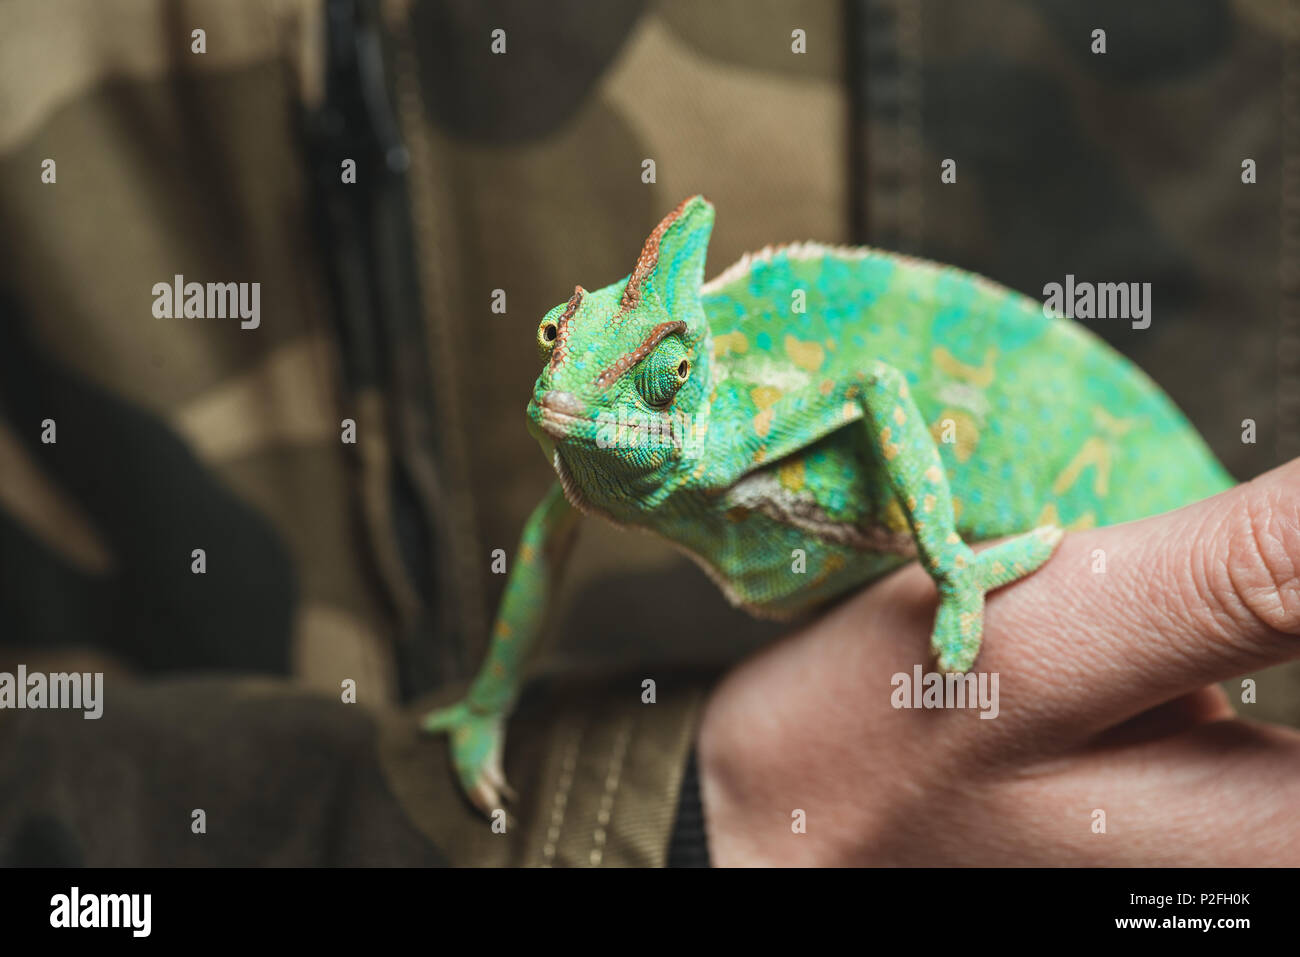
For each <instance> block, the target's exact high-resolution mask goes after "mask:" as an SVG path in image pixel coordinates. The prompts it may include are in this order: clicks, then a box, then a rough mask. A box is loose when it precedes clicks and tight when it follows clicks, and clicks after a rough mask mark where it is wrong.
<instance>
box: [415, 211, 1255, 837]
mask: <svg viewBox="0 0 1300 957" xmlns="http://www.w3.org/2000/svg"><path fill="white" fill-rule="evenodd" d="M713 222H714V208H713V205H712V204H711V203H710V202H709V201H708V200H706V199H705V198H704V197H703V196H698V195H697V196H692V197H690V198H688V199H686V200H684V201H683V202H682V203H681V204H680V205H679V206H678V207H677V208H676V209H675V210H673V211H672V212H671V213H669V214H668V215H667V216H666V217H664V219H663V220H662V221H661V222H660V223H659V224H658V225H657V226H656V227H655V229H654V230H653V231H652V232H651V233H650V235H649V237H648V238H647V239H646V241H645V243H644V245H643V247H642V249H641V253H640V255H639V256H638V258H637V261H636V264H635V267H634V268H633V270H632V272H631V273H630V274H629V275H628V276H626V277H624V278H623V279H621V280H619V281H617V282H614V283H611V284H610V285H607V286H604V287H603V288H601V289H598V290H596V291H594V292H588V291H587V290H585V289H584V288H583V287H582V286H576V287H575V288H574V290H573V294H572V296H570V298H569V299H568V300H567V301H566V302H564V303H561V304H559V305H557V306H555V307H554V308H553V309H551V310H550V311H549V312H547V313H546V314H545V316H543V318H542V320H541V323H540V324H539V326H538V328H537V346H538V350H539V358H540V360H541V362H542V363H543V367H542V371H541V374H540V375H539V376H538V378H537V381H536V384H535V385H534V387H533V392H532V397H531V399H530V401H529V403H528V408H527V424H528V429H529V431H530V433H531V434H532V435H533V436H534V437H535V438H536V439H537V440H538V442H539V443H540V445H541V447H542V450H543V452H544V454H545V455H546V457H547V460H548V461H549V462H550V464H551V465H552V466H553V468H554V470H555V473H556V480H555V482H554V483H553V484H552V486H551V487H550V490H549V491H548V492H547V493H546V494H545V496H544V497H543V498H542V500H541V503H540V504H539V505H538V506H537V507H536V509H535V510H534V511H533V512H532V514H531V515H530V517H529V518H528V519H527V522H526V524H525V526H524V529H523V533H522V536H521V540H520V543H519V546H518V550H517V553H516V555H515V556H514V559H513V563H512V565H511V567H510V569H509V574H508V577H507V581H506V587H505V591H504V594H503V597H502V600H501V603H500V606H499V610H498V613H497V617H496V621H495V624H494V626H493V631H492V636H491V644H490V647H489V649H488V652H487V657H486V660H485V662H484V664H483V665H482V667H481V670H480V671H479V673H478V674H477V676H476V677H475V678H474V680H473V681H472V682H471V684H470V685H469V687H468V690H467V691H466V693H465V695H464V697H463V698H462V699H461V700H460V701H458V702H456V703H455V704H452V705H450V706H447V707H444V708H440V709H437V710H435V711H433V712H431V713H430V714H428V715H427V716H426V717H425V718H424V719H423V721H422V726H423V728H424V729H425V730H426V731H428V732H447V733H449V738H450V748H451V757H452V765H453V767H454V769H455V773H456V775H457V777H458V779H459V783H460V786H461V788H462V789H463V791H464V792H465V794H466V795H467V796H468V797H469V799H470V800H471V802H472V803H473V804H475V805H476V806H477V807H478V808H479V809H480V810H483V811H485V812H488V813H491V809H494V808H496V807H497V806H498V805H499V804H500V803H501V802H502V799H503V797H504V798H506V799H510V798H512V797H513V796H514V795H513V792H512V791H511V789H510V788H509V786H508V785H507V783H506V778H505V775H504V771H503V766H502V764H503V761H502V754H503V745H504V738H505V727H506V719H507V717H508V715H509V713H510V710H511V707H512V705H513V702H514V700H515V698H516V695H517V693H518V691H519V687H520V683H521V678H522V673H523V670H524V667H525V665H526V662H527V660H528V656H529V652H530V650H531V649H532V648H533V647H534V645H535V644H536V642H537V639H538V636H539V633H540V632H541V631H542V622H543V619H544V617H545V613H546V609H547V604H548V598H549V597H550V595H551V594H552V593H553V591H554V590H555V588H556V585H557V581H558V578H559V574H560V571H561V569H562V567H563V563H564V557H565V554H566V553H567V548H568V546H567V543H568V542H569V541H570V540H571V538H572V534H571V533H572V530H573V528H574V524H575V522H576V521H577V520H578V517H579V516H581V515H590V516H595V517H597V518H600V519H603V520H606V521H609V522H612V523H613V524H615V525H617V526H620V527H624V528H630V529H637V530H641V531H644V532H648V533H650V534H652V535H655V536H658V537H659V538H661V539H664V540H666V541H667V542H669V543H671V544H672V545H674V546H676V547H677V548H679V549H680V550H681V551H683V552H685V553H686V554H687V555H688V556H690V558H692V559H693V560H694V561H695V562H696V563H698V564H699V565H700V567H701V568H702V569H703V570H704V572H705V573H706V574H708V576H709V577H710V578H712V580H713V581H714V582H715V583H716V584H717V586H718V587H719V588H720V589H721V590H722V592H723V594H724V595H725V596H726V597H727V599H728V600H729V601H730V602H732V603H733V604H734V605H737V606H739V607H741V608H743V609H745V610H746V611H748V612H750V613H752V614H754V615H757V616H761V617H766V618H777V619H793V618H796V617H799V616H801V615H804V614H806V613H809V612H810V611H812V610H814V609H816V608H818V607H819V606H822V605H825V604H827V603H829V602H830V601H831V600H832V599H834V598H836V597H837V596H840V595H843V594H844V593H846V592H848V591H850V590H852V589H856V588H859V587H862V586H864V585H866V584H868V583H870V582H872V581H873V580H875V579H878V578H880V577H881V576H883V575H885V574H887V573H888V572H890V571H892V570H894V569H896V568H898V567H899V566H901V565H903V564H906V563H908V562H911V561H919V562H920V563H921V564H922V565H923V566H924V568H925V570H926V572H928V574H929V575H930V577H931V578H932V579H933V581H934V583H935V585H936V587H937V590H938V599H939V600H938V608H937V611H936V614H935V621H934V627H933V632H932V635H931V639H930V650H931V654H932V655H933V658H934V660H935V662H936V664H937V666H938V668H939V669H941V670H943V671H945V672H965V671H969V670H970V669H971V668H972V667H973V665H974V663H975V659H976V656H977V655H978V653H979V649H980V643H981V637H982V623H983V610H984V601H985V595H986V594H987V593H988V592H989V591H991V590H993V589H996V588H999V587H1001V586H1004V585H1007V584H1010V583H1012V582H1015V581H1017V580H1019V579H1021V578H1023V577H1024V576H1026V575H1029V574H1031V573H1032V572H1033V571H1035V570H1036V569H1038V568H1039V567H1040V566H1042V565H1043V564H1044V563H1045V562H1046V561H1047V560H1048V559H1049V558H1050V557H1051V555H1052V553H1053V552H1054V550H1055V549H1056V546H1057V544H1058V543H1059V542H1060V540H1061V538H1062V536H1063V535H1064V534H1065V533H1066V531H1067V530H1069V531H1072V530H1078V529H1085V528H1088V527H1091V526H1094V525H1107V524H1116V523H1120V522H1126V521H1130V520H1133V519H1137V518H1141V517H1144V516H1147V515H1152V514H1156V513H1158V512H1163V511H1168V510H1170V509H1173V508H1177V507H1180V506H1182V505H1186V504H1188V503H1189V502H1192V501H1195V500H1198V499H1201V498H1205V497H1208V496H1209V495H1213V494H1215V493H1217V492H1219V491H1222V490H1223V489H1225V488H1228V487H1229V486H1231V485H1233V484H1235V483H1234V481H1233V479H1232V478H1231V476H1230V475H1229V474H1228V473H1227V472H1226V470H1225V469H1224V468H1223V467H1222V466H1221V465H1220V464H1219V462H1218V461H1217V460H1216V459H1215V458H1214V455H1213V453H1212V452H1211V451H1210V450H1209V448H1208V447H1207V445H1206V444H1205V442H1204V440H1203V439H1202V438H1201V436H1200V435H1199V434H1198V433H1197V432H1196V430H1195V429H1194V428H1193V427H1192V425H1191V424H1190V423H1189V422H1188V421H1187V420H1186V418H1185V417H1184V416H1183V414H1182V413H1181V412H1180V411H1179V409H1178V408H1177V407H1176V406H1175V404H1174V403H1173V401H1172V400H1171V399H1170V398H1168V397H1167V396H1166V395H1165V393H1164V392H1162V391H1161V390H1160V388H1159V387H1158V386H1157V385H1156V384H1155V383H1154V382H1153V381H1152V380H1151V379H1150V378H1148V377H1147V376H1146V374H1145V373H1143V372H1142V371H1141V369H1139V368H1138V366H1137V365H1136V364H1134V363H1132V362H1131V361H1130V360H1128V359H1127V358H1125V357H1124V356H1122V355H1120V354H1119V353H1118V352H1116V351H1114V350H1113V349H1112V348H1111V347H1110V346H1109V345H1107V344H1106V343H1105V342H1104V341H1103V340H1101V339H1100V338H1099V337H1097V336H1095V335H1094V334H1092V333H1090V332H1088V331H1087V330H1085V329H1084V328H1083V327H1082V326H1080V325H1079V324H1078V323H1076V322H1074V321H1072V320H1070V319H1066V318H1062V317H1060V316H1057V315H1055V314H1051V313H1049V312H1048V311H1047V310H1046V309H1045V308H1044V305H1043V304H1042V303H1039V302H1037V301H1035V300H1033V299H1031V298H1029V297H1027V296H1025V295H1023V294H1021V293H1018V292H1015V291H1013V290H1010V289H1008V288H1006V287H1003V286H1000V285H997V284H996V283H994V282H992V281H990V280H987V279H984V278H982V277H980V276H977V275H975V274H973V273H969V272H965V271H962V270H960V269H958V268H955V267H951V266H944V265H941V264H938V263H934V262H929V261H926V260H922V259H918V258H913V257H908V256H903V255H898V254H894V253H889V252H885V251H881V250H877V249H874V248H871V247H849V246H831V245H823V244H819V243H815V242H803V243H793V244H789V245H783V246H768V247H766V248H764V249H762V250H761V251H759V252H756V253H752V254H746V255H745V256H743V257H742V258H741V259H740V260H739V261H738V262H736V263H735V264H733V265H732V266H730V267H729V268H727V269H725V270H723V271H722V272H721V273H720V274H719V275H717V276H716V277H715V278H713V279H711V280H709V281H708V282H705V281H704V266H705V257H706V253H707V248H708V243H709V238H710V235H711V233H712V229H713ZM980 543H991V544H988V545H987V546H986V547H982V548H981V549H980V550H979V551H975V550H974V549H972V547H971V546H972V545H974V544H980Z"/></svg>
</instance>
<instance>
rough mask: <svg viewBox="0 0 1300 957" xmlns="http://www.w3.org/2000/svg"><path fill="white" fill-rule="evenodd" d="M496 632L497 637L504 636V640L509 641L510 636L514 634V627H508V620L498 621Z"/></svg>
mask: <svg viewBox="0 0 1300 957" xmlns="http://www.w3.org/2000/svg"><path fill="white" fill-rule="evenodd" d="M496 633H497V637H498V638H504V639H505V640H506V641H509V640H510V638H511V636H512V635H514V629H513V628H511V627H510V623H509V622H505V621H498V622H497V627H496Z"/></svg>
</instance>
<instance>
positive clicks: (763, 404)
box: [749, 385, 781, 409]
mask: <svg viewBox="0 0 1300 957" xmlns="http://www.w3.org/2000/svg"><path fill="white" fill-rule="evenodd" d="M749 397H750V398H751V399H753V400H754V405H756V406H758V407H759V408H760V409H766V408H768V407H769V406H772V405H775V404H776V401H777V399H779V398H781V390H780V389H778V388H777V387H776V386H772V385H760V386H755V387H754V388H752V389H750V390H749Z"/></svg>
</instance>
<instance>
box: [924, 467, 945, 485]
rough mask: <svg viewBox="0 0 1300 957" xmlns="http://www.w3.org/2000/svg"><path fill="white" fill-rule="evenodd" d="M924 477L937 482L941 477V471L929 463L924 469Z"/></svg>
mask: <svg viewBox="0 0 1300 957" xmlns="http://www.w3.org/2000/svg"><path fill="white" fill-rule="evenodd" d="M925 477H926V478H927V479H929V480H930V481H931V482H937V481H939V479H941V478H943V472H941V471H939V466H937V465H931V466H930V467H929V468H928V469H926V470H925Z"/></svg>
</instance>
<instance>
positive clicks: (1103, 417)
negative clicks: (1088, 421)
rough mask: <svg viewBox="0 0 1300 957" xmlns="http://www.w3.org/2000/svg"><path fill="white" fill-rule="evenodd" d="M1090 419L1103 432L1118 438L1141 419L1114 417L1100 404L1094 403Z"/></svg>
mask: <svg viewBox="0 0 1300 957" xmlns="http://www.w3.org/2000/svg"><path fill="white" fill-rule="evenodd" d="M1092 421H1093V423H1094V424H1095V425H1096V426H1097V428H1099V429H1101V430H1102V431H1103V432H1109V433H1110V434H1111V435H1112V436H1114V437H1115V438H1119V437H1120V436H1121V435H1123V434H1124V433H1126V432H1128V431H1130V430H1131V429H1132V428H1133V427H1134V426H1135V425H1137V424H1138V423H1140V422H1141V421H1142V420H1141V419H1120V418H1116V417H1115V416H1113V415H1111V414H1110V413H1109V412H1107V411H1106V410H1105V409H1103V408H1102V407H1101V406H1099V405H1095V406H1093V407H1092Z"/></svg>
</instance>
